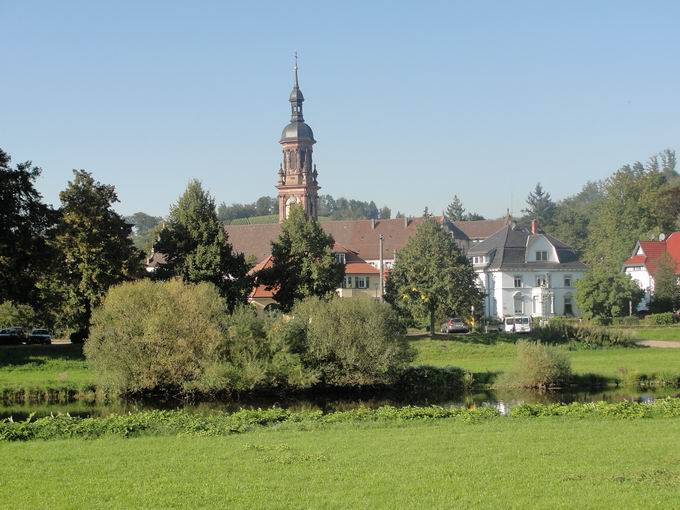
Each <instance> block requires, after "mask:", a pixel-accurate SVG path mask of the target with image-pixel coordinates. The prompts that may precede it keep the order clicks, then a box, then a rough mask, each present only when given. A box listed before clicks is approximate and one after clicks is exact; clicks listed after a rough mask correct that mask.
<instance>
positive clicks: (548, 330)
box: [531, 319, 635, 347]
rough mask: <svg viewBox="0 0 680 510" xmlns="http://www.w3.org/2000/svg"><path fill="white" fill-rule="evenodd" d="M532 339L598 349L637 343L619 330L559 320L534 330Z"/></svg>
mask: <svg viewBox="0 0 680 510" xmlns="http://www.w3.org/2000/svg"><path fill="white" fill-rule="evenodd" d="M531 337H532V338H534V339H536V340H538V341H540V342H547V343H566V342H571V341H577V342H580V343H583V344H585V345H587V346H598V347H612V346H631V345H633V344H634V343H635V342H634V341H633V339H632V338H631V336H630V335H629V334H628V333H626V332H624V331H622V330H619V329H613V328H608V327H604V326H597V325H594V324H588V323H583V324H581V323H578V322H571V321H565V320H559V319H554V320H551V321H549V322H547V323H546V324H543V325H540V326H537V327H535V328H533V330H532V331H531Z"/></svg>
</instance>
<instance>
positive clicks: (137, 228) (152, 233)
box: [125, 212, 163, 254]
mask: <svg viewBox="0 0 680 510" xmlns="http://www.w3.org/2000/svg"><path fill="white" fill-rule="evenodd" d="M125 221H127V222H128V223H130V224H131V225H132V227H133V232H132V242H133V243H134V245H135V246H136V247H137V248H139V249H140V250H142V251H143V252H144V253H145V254H148V253H149V251H150V250H151V247H152V246H153V243H154V242H155V240H156V237H157V236H158V231H159V229H160V225H161V222H162V221H163V218H161V217H160V216H151V215H150V214H146V213H144V212H136V213H134V214H132V215H130V216H126V217H125Z"/></svg>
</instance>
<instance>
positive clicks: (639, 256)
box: [623, 232, 680, 275]
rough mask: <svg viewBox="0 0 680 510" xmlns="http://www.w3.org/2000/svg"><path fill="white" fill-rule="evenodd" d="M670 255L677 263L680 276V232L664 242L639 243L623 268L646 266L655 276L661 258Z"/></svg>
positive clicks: (674, 233)
mask: <svg viewBox="0 0 680 510" xmlns="http://www.w3.org/2000/svg"><path fill="white" fill-rule="evenodd" d="M664 253H668V254H669V255H670V256H671V258H672V259H673V260H674V261H675V263H676V267H677V269H676V272H677V273H678V274H680V232H673V233H672V234H671V235H670V236H668V238H667V239H665V240H663V241H638V242H637V244H636V245H635V250H634V251H633V255H632V256H631V257H630V258H629V259H628V260H626V261H625V262H624V263H623V267H631V266H644V267H645V268H646V269H647V271H648V272H649V274H651V275H654V274H655V273H656V269H657V266H658V263H659V260H660V259H661V257H663V255H664Z"/></svg>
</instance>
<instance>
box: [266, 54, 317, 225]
mask: <svg viewBox="0 0 680 510" xmlns="http://www.w3.org/2000/svg"><path fill="white" fill-rule="evenodd" d="M294 69H295V85H294V86H293V91H292V92H291V93H290V108H291V117H290V124H288V125H287V126H286V127H285V128H284V129H283V133H282V134H281V140H279V143H280V144H281V145H282V147H283V163H281V166H280V167H279V182H278V185H277V186H276V188H277V189H278V190H279V222H283V221H284V220H285V219H286V218H287V217H288V213H289V211H290V208H291V206H293V205H296V204H300V205H301V206H302V207H303V209H304V210H305V213H307V216H309V217H310V218H314V219H316V218H317V205H318V201H319V193H318V192H319V189H320V187H319V184H318V182H317V177H318V173H317V171H316V165H315V164H314V163H312V146H313V145H314V144H315V143H316V140H314V134H313V133H312V128H310V127H309V126H308V125H307V124H305V119H304V118H303V116H302V103H303V101H304V100H305V98H304V97H303V95H302V91H301V90H300V86H299V83H298V65H297V53H296V54H295V68H294Z"/></svg>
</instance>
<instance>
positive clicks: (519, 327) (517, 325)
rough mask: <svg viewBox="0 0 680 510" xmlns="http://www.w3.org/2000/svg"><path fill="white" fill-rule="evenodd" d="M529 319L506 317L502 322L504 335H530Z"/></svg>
mask: <svg viewBox="0 0 680 510" xmlns="http://www.w3.org/2000/svg"><path fill="white" fill-rule="evenodd" d="M531 322H532V321H531V317H528V316H526V315H515V316H514V317H506V318H505V320H504V321H503V324H504V329H505V332H506V333H531Z"/></svg>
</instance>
